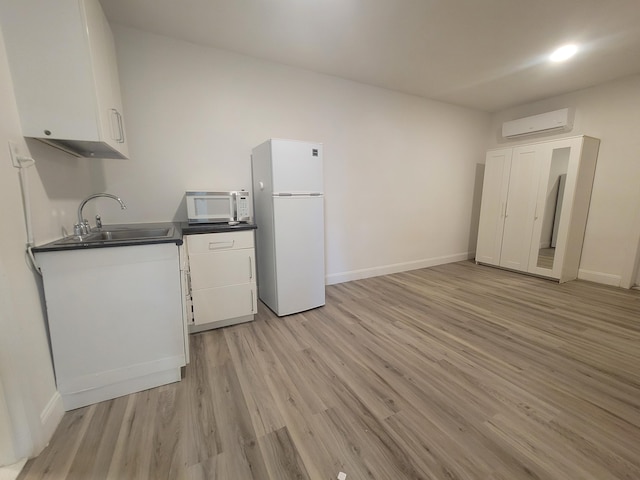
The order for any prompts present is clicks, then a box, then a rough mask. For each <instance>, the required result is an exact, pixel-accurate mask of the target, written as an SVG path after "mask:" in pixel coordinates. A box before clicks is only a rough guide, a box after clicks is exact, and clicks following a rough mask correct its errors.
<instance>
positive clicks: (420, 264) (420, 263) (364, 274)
mask: <svg viewBox="0 0 640 480" xmlns="http://www.w3.org/2000/svg"><path fill="white" fill-rule="evenodd" d="M474 256H475V252H464V253H457V254H454V255H444V256H442V257H433V258H426V259H423V260H416V261H413V262H403V263H394V264H391V265H382V266H379V267H371V268H362V269H360V270H351V271H348V272H341V273H332V274H330V275H327V276H326V277H325V281H326V283H327V285H335V284H336V283H343V282H351V281H352V280H361V279H363V278H369V277H378V276H380V275H389V274H391V273H399V272H407V271H409V270H417V269H419V268H427V267H435V266H436V265H442V264H445V263H453V262H461V261H462V260H469V259H470V258H473V257H474Z"/></svg>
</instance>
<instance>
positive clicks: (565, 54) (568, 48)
mask: <svg viewBox="0 0 640 480" xmlns="http://www.w3.org/2000/svg"><path fill="white" fill-rule="evenodd" d="M577 51H578V46H577V45H573V44H571V45H564V46H562V47H560V48H558V49H557V50H556V51H555V52H553V53H552V54H551V55H550V56H549V60H551V61H552V62H564V61H565V60H568V59H570V58H571V57H573V56H574V55H575V54H576V52H577Z"/></svg>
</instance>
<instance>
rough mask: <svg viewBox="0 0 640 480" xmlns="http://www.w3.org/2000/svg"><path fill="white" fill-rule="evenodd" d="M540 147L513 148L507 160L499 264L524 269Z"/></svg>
mask: <svg viewBox="0 0 640 480" xmlns="http://www.w3.org/2000/svg"><path fill="white" fill-rule="evenodd" d="M539 157H540V148H539V146H537V145H528V146H522V147H516V148H514V149H513V157H512V159H511V173H510V175H509V193H508V195H507V206H506V213H505V221H504V232H503V237H502V251H501V255H500V266H502V267H505V268H511V269H514V270H522V271H527V269H528V265H529V253H530V248H531V236H532V233H533V219H534V216H535V208H536V199H537V193H538V178H539V172H540V160H539Z"/></svg>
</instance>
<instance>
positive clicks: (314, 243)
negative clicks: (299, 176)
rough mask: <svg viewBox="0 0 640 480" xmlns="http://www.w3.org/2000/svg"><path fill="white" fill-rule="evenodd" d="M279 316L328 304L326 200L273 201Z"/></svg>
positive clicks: (308, 198) (310, 198)
mask: <svg viewBox="0 0 640 480" xmlns="http://www.w3.org/2000/svg"><path fill="white" fill-rule="evenodd" d="M273 205H274V226H275V257H276V283H277V293H276V296H277V306H276V308H275V309H274V308H273V306H271V305H270V306H271V308H272V309H273V310H274V311H275V313H276V314H277V315H279V316H283V315H289V314H292V313H296V312H302V311H304V310H309V309H311V308H315V307H319V306H321V305H324V303H325V295H324V198H323V197H274V198H273Z"/></svg>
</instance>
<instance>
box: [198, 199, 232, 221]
mask: <svg viewBox="0 0 640 480" xmlns="http://www.w3.org/2000/svg"><path fill="white" fill-rule="evenodd" d="M194 207H195V208H194V209H195V217H196V219H197V220H198V221H201V222H228V221H230V220H232V214H233V212H232V209H233V200H232V198H231V196H228V197H223V196H219V197H218V196H208V197H200V198H195V199H194Z"/></svg>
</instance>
